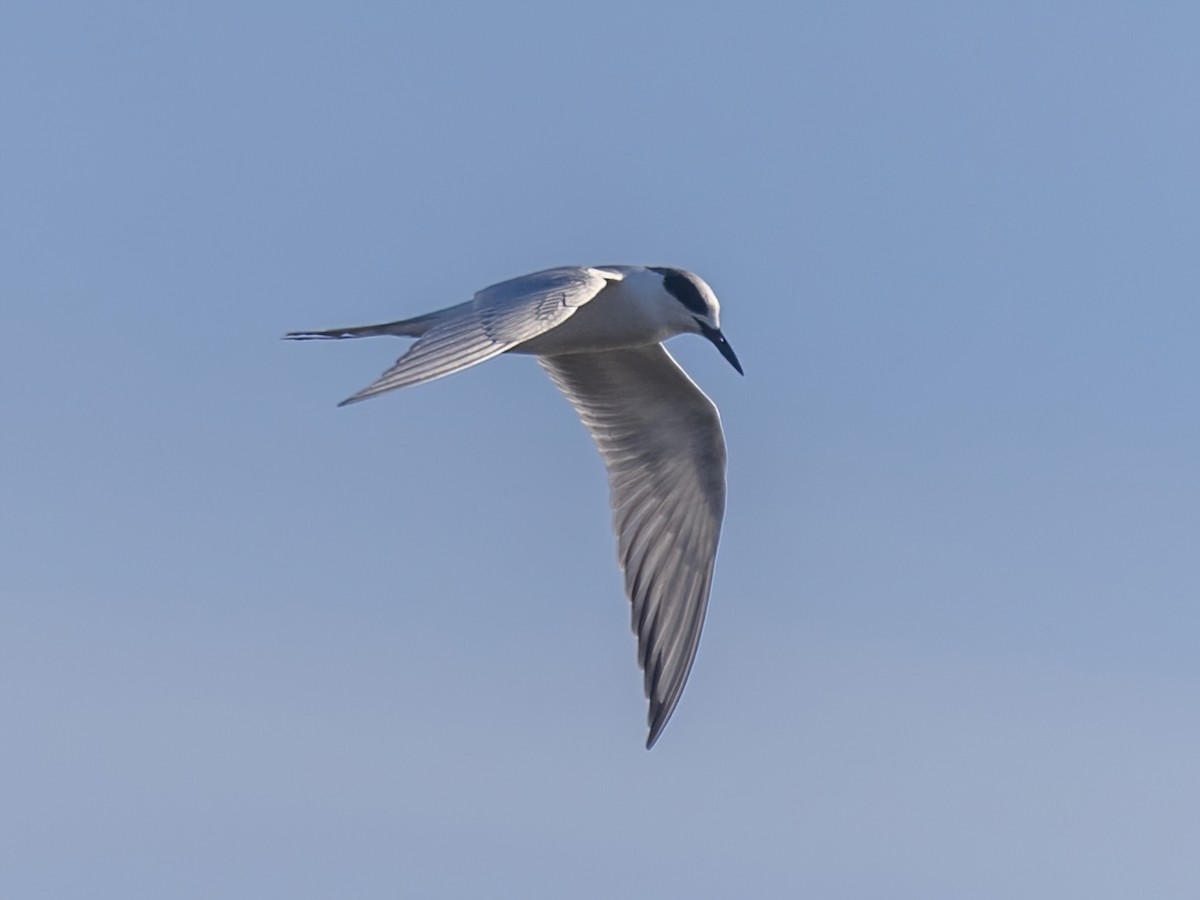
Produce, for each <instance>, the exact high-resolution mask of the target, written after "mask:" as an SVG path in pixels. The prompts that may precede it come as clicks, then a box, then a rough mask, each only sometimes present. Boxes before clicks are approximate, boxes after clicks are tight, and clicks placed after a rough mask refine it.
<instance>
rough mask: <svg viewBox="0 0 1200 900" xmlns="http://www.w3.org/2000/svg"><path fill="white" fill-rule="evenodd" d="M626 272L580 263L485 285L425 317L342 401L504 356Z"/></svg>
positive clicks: (569, 313) (360, 397) (564, 317)
mask: <svg viewBox="0 0 1200 900" xmlns="http://www.w3.org/2000/svg"><path fill="white" fill-rule="evenodd" d="M622 277H623V276H622V275H621V274H620V273H619V272H610V271H607V270H604V269H592V268H583V267H576V266H572V267H565V268H559V269H546V270H545V271H542V272H535V273H533V274H532V275H523V276H521V277H520V278H513V279H511V280H509V281H502V282H500V283H499V284H494V285H492V286H491V287H487V288H484V289H483V290H482V291H480V292H479V293H477V294H476V295H475V298H474V299H473V300H471V301H470V302H469V303H461V304H459V305H458V306H452V307H450V308H449V309H444V310H442V311H440V312H437V313H432V314H430V315H429V316H422V317H421V319H422V320H429V321H430V322H432V324H430V325H429V326H428V327H427V328H426V329H425V330H424V332H423V333H422V334H421V337H420V338H419V339H418V340H417V341H416V343H414V344H413V345H412V346H411V347H409V348H408V352H407V353H405V354H404V355H403V356H402V357H400V359H398V360H397V361H396V364H395V365H394V366H392V367H391V368H390V369H388V370H387V371H386V372H384V373H383V375H381V376H380V377H379V379H378V380H376V381H375V382H373V383H372V384H370V385H369V386H367V387H365V388H363V389H362V390H361V391H359V392H358V393H357V394H355V395H354V396H352V397H349V398H347V399H346V400H343V401H342V402H341V404H339V405H341V406H345V405H346V404H347V403H357V402H358V401H359V400H366V399H367V398H368V397H374V396H375V395H376V394H382V393H383V392H384V391H392V390H395V389H397V388H402V387H408V386H409V385H413V384H421V383H422V382H425V381H433V380H434V379H435V378H442V377H444V376H446V375H452V374H453V373H455V372H460V371H462V370H463V369H466V368H469V367H470V366H474V365H477V364H478V363H481V362H483V361H484V360H488V359H491V358H492V357H493V356H498V355H499V354H501V353H503V352H504V351H506V350H510V349H511V348H513V347H515V346H517V345H518V344H522V343H524V342H525V341H528V340H530V339H531V338H535V337H537V336H538V335H539V334H543V333H544V332H547V331H549V330H550V329H552V328H555V327H557V326H558V325H561V324H562V323H563V322H565V321H566V320H567V319H569V318H570V317H571V315H572V314H573V313H574V312H575V310H576V309H578V308H579V307H580V306H582V305H583V304H585V303H587V302H588V301H589V300H591V299H593V298H594V297H595V296H596V295H597V294H599V293H600V291H601V290H602V289H603V288H604V286H605V285H606V284H608V282H609V281H618V280H620V279H621V278H622ZM414 321H415V320H414ZM360 330H361V329H360ZM348 334H349V333H347V335H348ZM338 336H341V335H338Z"/></svg>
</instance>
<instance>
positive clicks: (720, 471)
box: [539, 344, 725, 747]
mask: <svg viewBox="0 0 1200 900" xmlns="http://www.w3.org/2000/svg"><path fill="white" fill-rule="evenodd" d="M539 361H540V362H541V364H542V365H543V366H544V367H545V369H546V371H547V372H548V373H549V374H550V377H551V378H552V379H553V380H554V383H555V384H556V385H557V386H558V388H559V389H560V390H561V391H562V392H563V393H564V394H565V395H566V396H567V399H568V400H570V401H571V403H572V404H573V405H574V407H575V409H576V411H577V412H578V413H579V416H580V418H581V419H583V422H584V424H585V425H586V426H587V428H588V430H589V431H590V432H591V435H592V438H593V439H594V440H595V442H596V445H597V446H598V447H599V448H600V453H601V455H602V456H603V458H604V462H605V465H606V466H607V468H608V475H609V488H610V491H611V493H612V507H613V525H614V528H615V530H616V533H617V556H618V560H619V562H620V564H621V568H622V570H623V571H624V573H625V590H626V593H627V594H628V596H629V600H630V604H631V610H630V612H631V617H632V623H633V630H634V632H635V634H636V635H637V639H638V663H639V665H640V666H641V667H642V669H643V671H644V673H645V689H646V696H647V699H648V700H649V711H648V722H649V725H650V734H649V738H648V739H647V742H646V746H647V747H651V746H653V745H654V742H655V741H656V740H657V739H658V736H659V735H660V734H661V733H662V730H663V727H664V726H665V725H666V724H667V720H668V719H670V717H671V714H672V713H673V712H674V710H675V706H676V704H677V703H678V702H679V697H680V694H681V693H682V692H683V686H684V684H685V683H686V681H687V677H688V674H689V672H690V671H691V668H692V662H693V661H694V660H695V657H696V648H697V646H698V644H699V642H700V632H701V630H702V628H703V625H704V613H705V610H706V609H707V606H708V595H709V590H710V588H711V585H712V573H713V565H714V563H715V561H716V552H717V542H718V540H719V538H720V532H721V519H722V517H723V516H724V514H725V438H724V435H723V434H722V431H721V419H720V416H719V415H718V413H717V409H716V407H715V406H714V405H713V403H712V401H711V400H709V399H708V397H706V396H705V395H704V393H703V392H702V391H701V390H700V389H699V388H698V387H696V385H695V384H694V383H693V382H692V380H691V379H690V378H688V376H687V374H686V373H685V372H684V371H683V369H681V368H680V367H679V365H678V364H677V363H676V362H675V360H674V359H672V358H671V355H670V354H669V353H668V352H667V351H666V349H665V348H664V347H663V346H662V345H661V344H652V345H649V346H646V347H637V348H631V349H625V350H611V351H607V352H604V353H576V354H569V355H562V356H549V357H541V358H539Z"/></svg>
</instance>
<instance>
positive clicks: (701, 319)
mask: <svg viewBox="0 0 1200 900" xmlns="http://www.w3.org/2000/svg"><path fill="white" fill-rule="evenodd" d="M651 271H652V272H657V273H658V274H659V275H661V276H662V280H663V290H665V291H666V292H667V293H668V294H670V295H671V296H672V297H674V298H675V300H676V301H678V302H679V303H680V304H681V305H682V306H683V307H684V311H685V312H684V314H685V315H686V317H687V320H688V321H687V325H686V330H687V331H691V332H693V333H695V334H702V335H704V336H705V337H706V338H708V339H709V340H710V341H712V342H713V344H714V345H715V346H716V348H717V349H718V350H720V351H721V355H722V356H723V357H725V359H726V360H728V361H729V364H730V365H731V366H733V367H734V368H735V369H737V371H738V374H739V375H742V374H745V373H743V372H742V364H741V363H739V362H738V358H737V354H735V353H734V352H733V348H732V347H730V346H729V341H727V340H725V335H723V334H722V333H721V304H720V303H718V302H717V295H716V294H714V293H713V290H712V288H710V287H709V286H708V285H707V284H705V282H704V279H703V278H701V277H700V276H699V275H694V274H692V273H691V272H687V271H684V270H683V269H671V268H667V267H652V268H651Z"/></svg>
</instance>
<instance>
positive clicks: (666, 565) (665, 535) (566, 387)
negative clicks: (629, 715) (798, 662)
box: [286, 266, 742, 749]
mask: <svg viewBox="0 0 1200 900" xmlns="http://www.w3.org/2000/svg"><path fill="white" fill-rule="evenodd" d="M720 311H721V310H720V304H719V303H718V302H717V298H716V295H715V294H714V293H713V291H712V289H711V288H710V287H709V286H708V285H707V284H706V283H705V282H704V281H703V280H702V279H701V278H699V277H698V276H696V275H694V274H692V273H691V272H687V271H684V270H683V269H674V268H666V267H656V266H595V267H591V266H566V267H561V268H555V269H546V270H544V271H541V272H534V273H532V274H529V275H522V276H520V277H518V278H513V279H510V280H509V281H503V282H500V283H499V284H494V285H492V286H491V287H487V288H484V289H483V290H481V291H479V292H478V293H477V294H475V296H474V298H473V299H472V300H469V301H467V302H466V303H461V304H459V305H457V306H451V307H449V308H447V309H443V310H439V311H437V312H432V313H428V314H426V315H423V316H417V317H415V318H411V319H402V320H400V321H398V322H387V323H385V324H382V325H366V326H361V327H357V328H334V329H330V330H328V331H296V332H291V333H289V334H287V335H286V337H287V338H288V339H291V340H312V339H334V340H338V339H342V338H360V337H372V336H375V335H399V336H401V337H414V338H416V339H417V340H416V342H415V343H414V344H413V345H412V346H410V347H409V348H408V352H407V353H405V354H404V355H403V356H401V357H400V359H399V360H397V362H396V364H395V365H393V366H392V367H391V368H390V369H388V370H387V371H386V372H384V373H383V375H381V376H380V377H379V379H378V380H376V381H374V382H373V383H372V384H370V385H368V386H367V387H365V388H363V389H362V390H361V391H359V392H358V393H357V394H354V395H353V396H351V397H348V398H347V399H346V400H343V401H342V402H341V403H340V404H339V406H345V405H346V404H348V403H357V402H358V401H360V400H366V399H367V398H368V397H374V396H375V395H377V394H382V393H384V392H385V391H392V390H396V389H397V388H402V387H409V386H410V385H414V384H422V383H424V382H426V381H433V380H434V379H436V378H442V377H444V376H446V375H451V374H453V373H455V372H459V371H461V370H463V369H466V368H469V367H471V366H474V365H478V364H479V363H481V362H483V361H485V360H488V359H491V358H492V357H494V356H499V355H500V354H501V353H524V354H531V355H533V356H536V357H537V360H538V362H539V363H541V365H542V367H543V368H544V369H545V370H546V371H547V372H548V373H549V375H550V378H551V379H552V380H553V381H554V383H555V384H556V385H557V386H558V388H559V390H560V391H562V393H563V394H565V395H566V397H567V399H568V400H569V401H570V402H571V403H572V405H573V406H574V407H575V411H576V412H577V413H578V414H579V417H580V418H581V419H582V420H583V423H584V425H585V426H586V427H587V429H588V431H589V432H591V435H592V439H593V440H594V441H595V442H596V445H597V446H598V447H599V449H600V454H601V456H602V457H603V458H604V463H605V466H606V468H607V470H608V479H609V490H610V493H611V501H612V509H613V526H614V530H615V531H616V536H617V556H618V562H619V564H620V566H621V570H622V571H623V572H624V575H625V593H626V594H627V595H628V597H629V601H630V603H631V604H632V606H633V631H634V633H635V634H636V636H637V642H638V664H639V665H640V666H641V668H642V671H643V673H644V683H645V684H644V686H645V692H646V698H647V700H648V701H649V712H648V714H647V721H648V724H649V736H648V737H647V739H646V747H647V749H649V748H651V747H653V746H654V743H655V741H657V740H658V737H659V735H660V734H661V733H662V730H663V727H664V726H665V725H666V724H667V721H668V720H669V719H670V718H671V714H672V713H673V712H674V711H675V706H676V704H677V703H678V702H679V697H680V695H681V694H682V692H683V686H684V683H685V682H686V681H687V678H688V674H689V673H690V672H691V668H692V662H693V660H694V659H695V657H696V647H697V645H698V644H699V641H700V631H701V628H702V627H703V625H704V614H705V610H706V609H707V607H708V595H709V589H710V587H711V584H712V576H713V565H714V562H715V560H716V554H717V542H718V539H719V538H720V532H721V521H722V519H723V517H724V515H725V436H724V434H723V432H722V430H721V418H720V415H719V414H718V413H717V408H716V406H715V405H714V404H713V402H712V401H711V400H709V398H708V397H707V396H705V394H704V392H703V391H701V390H700V388H698V387H697V386H696V384H695V383H694V382H693V381H692V380H691V379H690V378H689V377H688V375H687V373H686V372H684V370H683V369H682V368H680V366H679V364H678V363H676V362H675V360H674V359H673V358H672V357H671V354H670V353H668V352H667V350H666V348H665V347H663V345H662V342H663V341H664V340H666V339H667V338H670V337H673V336H675V335H678V334H699V335H702V336H704V337H706V338H707V339H708V340H710V341H712V343H713V344H715V345H716V347H717V349H718V350H719V351H720V352H721V355H722V356H724V357H725V359H726V360H728V361H729V363H730V365H732V366H733V367H734V369H736V370H737V371H738V373H739V374H741V373H742V367H741V364H740V363H739V362H738V358H737V356H736V355H735V354H734V352H733V348H732V347H730V346H729V342H728V341H726V340H725V336H724V335H723V334H722V333H721V324H720Z"/></svg>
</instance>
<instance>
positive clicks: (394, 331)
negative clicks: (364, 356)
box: [283, 313, 439, 341]
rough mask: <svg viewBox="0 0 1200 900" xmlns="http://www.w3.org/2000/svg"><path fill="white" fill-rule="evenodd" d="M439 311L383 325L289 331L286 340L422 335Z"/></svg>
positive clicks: (335, 339)
mask: <svg viewBox="0 0 1200 900" xmlns="http://www.w3.org/2000/svg"><path fill="white" fill-rule="evenodd" d="M438 317H439V313H429V314H428V315H424V316H417V317H416V318H413V319H401V320H400V321H398V322H385V323H384V324H382V325H360V326H358V327H356V328H331V329H329V330H328V331H289V332H288V333H287V334H285V335H284V336H283V339H284V340H286V341H318V340H325V341H328V340H334V341H337V340H341V339H342V338H360V337H378V336H379V335H384V334H390V335H397V336H399V337H420V336H421V335H423V334H424V333H425V332H426V331H428V330H429V329H430V328H432V327H433V326H434V324H436V321H437V319H438Z"/></svg>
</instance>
